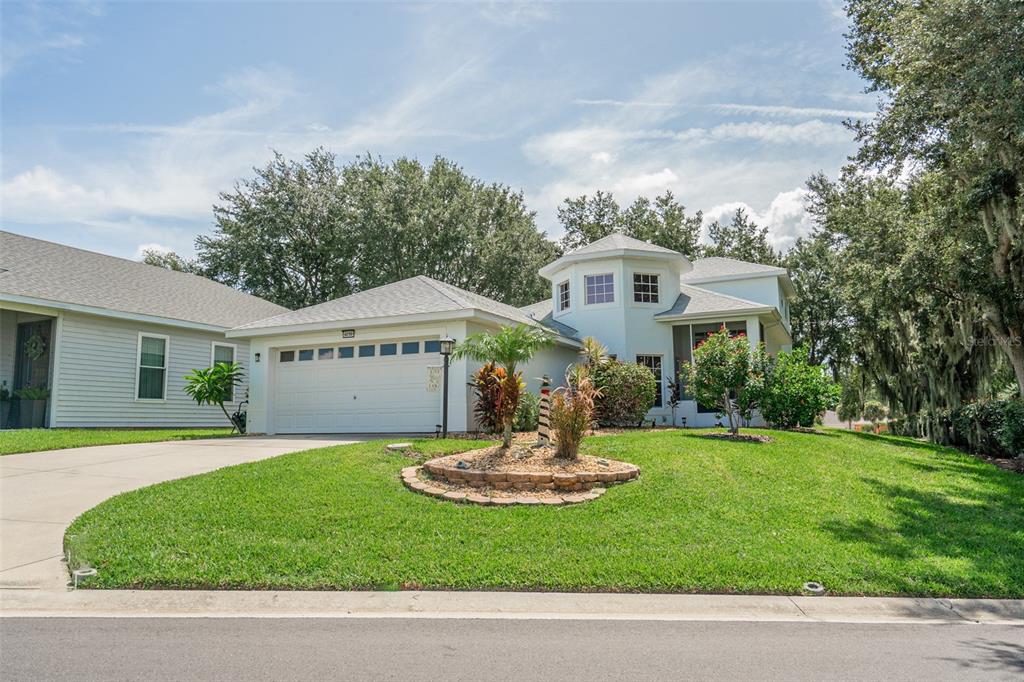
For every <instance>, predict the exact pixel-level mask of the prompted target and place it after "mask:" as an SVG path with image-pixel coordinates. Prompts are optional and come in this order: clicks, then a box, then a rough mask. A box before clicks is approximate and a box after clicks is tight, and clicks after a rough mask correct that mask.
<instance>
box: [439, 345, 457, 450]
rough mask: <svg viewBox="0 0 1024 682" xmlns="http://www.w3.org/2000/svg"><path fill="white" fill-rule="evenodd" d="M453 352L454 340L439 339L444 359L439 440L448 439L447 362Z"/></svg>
mask: <svg viewBox="0 0 1024 682" xmlns="http://www.w3.org/2000/svg"><path fill="white" fill-rule="evenodd" d="M454 350H455V339H453V338H451V337H450V336H448V335H447V334H445V335H444V338H442V339H441V356H442V357H444V379H443V383H442V386H443V388H442V389H441V391H442V393H441V403H442V405H443V407H442V412H441V438H447V437H448V362H449V360H451V355H452V352H453V351H454Z"/></svg>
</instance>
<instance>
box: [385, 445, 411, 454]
mask: <svg viewBox="0 0 1024 682" xmlns="http://www.w3.org/2000/svg"><path fill="white" fill-rule="evenodd" d="M411 447H412V443H390V444H389V445H388V446H387V448H388V450H390V451H391V452H404V451H405V450H408V449H410V448H411Z"/></svg>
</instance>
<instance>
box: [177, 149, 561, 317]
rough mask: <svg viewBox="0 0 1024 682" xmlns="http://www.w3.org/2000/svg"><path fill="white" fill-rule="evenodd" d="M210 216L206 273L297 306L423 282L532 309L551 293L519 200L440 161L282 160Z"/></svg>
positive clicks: (545, 258)
mask: <svg viewBox="0 0 1024 682" xmlns="http://www.w3.org/2000/svg"><path fill="white" fill-rule="evenodd" d="M214 216H215V220H216V227H215V233H214V234H213V235H211V236H201V237H199V238H198V239H197V241H196V248H197V260H198V267H199V268H200V269H201V271H202V272H203V273H204V274H206V275H207V276H209V277H212V278H213V279H216V280H218V281H220V282H223V283H225V284H229V285H231V286H234V287H236V288H239V289H241V290H243V291H247V292H249V293H252V294H255V295H257V296H260V297H262V298H266V299H267V300H270V301H273V302H275V303H278V304H280V305H284V306H287V307H289V308H299V307H304V306H308V305H313V304H316V303H322V302H323V301H327V300H330V299H333V298H337V297H339V296H345V295H347V294H351V293H353V292H356V291H362V290H365V289H370V288H373V287H377V286H380V285H382V284H388V283H390V282H395V281H398V280H401V279H405V278H407V277H413V276H415V275H428V276H430V277H433V278H435V279H438V280H441V281H443V282H447V283H449V284H453V285H455V286H458V287H462V288H464V289H468V290H470V291H473V292H476V293H478V294H482V295H484V296H489V297H491V298H494V299H496V300H499V301H502V302H505V303H509V304H512V305H526V304H528V303H533V302H535V301H536V300H538V299H540V298H543V297H545V296H546V295H547V294H548V286H547V284H546V283H545V282H544V281H543V280H541V278H540V277H539V276H538V275H537V270H538V269H539V268H540V267H541V266H542V265H544V264H546V263H548V262H550V261H552V260H554V259H555V258H556V257H557V249H556V247H555V245H554V244H553V243H552V242H551V241H550V240H548V239H547V238H546V237H545V235H544V234H543V233H542V232H540V231H538V230H537V228H536V225H535V223H534V214H533V213H532V212H531V211H529V210H528V209H527V208H526V206H525V203H524V201H523V195H522V193H521V192H516V191H513V190H512V189H510V188H509V187H506V186H504V185H500V184H494V183H492V184H486V183H484V182H483V181H481V180H478V179H476V178H473V177H471V176H469V175H467V174H466V173H465V171H463V170H462V169H461V168H460V167H459V166H457V165H456V164H454V163H452V162H451V161H448V160H447V159H444V158H440V157H438V158H436V159H434V161H433V163H431V164H430V165H429V166H424V165H423V164H421V163H420V162H419V161H416V160H412V159H407V158H400V159H397V160H395V161H393V162H391V163H385V162H384V161H382V160H381V159H379V158H374V157H370V156H363V157H357V158H356V159H355V160H354V161H353V162H351V163H348V164H345V165H342V166H339V165H338V163H337V160H336V158H335V156H334V155H333V154H331V153H330V152H328V151H326V150H324V149H317V150H314V151H313V152H311V153H310V154H308V155H307V156H306V157H305V158H304V159H302V160H301V161H289V160H287V159H285V158H284V157H283V156H281V155H280V154H275V156H274V159H273V160H272V161H271V162H270V163H269V164H267V166H265V167H263V168H258V169H256V176H255V177H254V178H252V179H249V180H245V181H242V182H240V183H238V185H236V187H235V188H234V190H233V191H231V192H225V193H223V194H222V195H221V197H220V201H219V203H218V204H217V205H216V206H215V207H214Z"/></svg>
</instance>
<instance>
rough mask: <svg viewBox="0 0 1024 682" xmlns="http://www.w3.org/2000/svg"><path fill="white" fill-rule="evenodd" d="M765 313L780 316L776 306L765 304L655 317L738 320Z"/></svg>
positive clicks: (700, 320)
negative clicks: (753, 306)
mask: <svg viewBox="0 0 1024 682" xmlns="http://www.w3.org/2000/svg"><path fill="white" fill-rule="evenodd" d="M765 314H773V315H775V316H777V317H778V316H779V311H778V310H776V309H775V306H770V305H765V306H759V307H757V308H741V309H733V310H723V311H721V312H718V313H715V312H709V313H683V314H682V315H672V316H667V315H666V316H663V317H662V316H655V318H654V319H656V320H657V321H658V322H683V321H685V322H733V321H736V320H745V319H746V318H748V317H749V316H751V315H765ZM780 319H781V318H780Z"/></svg>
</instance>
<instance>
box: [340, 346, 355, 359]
mask: <svg viewBox="0 0 1024 682" xmlns="http://www.w3.org/2000/svg"><path fill="white" fill-rule="evenodd" d="M355 354H356V347H355V346H342V347H341V348H339V349H338V359H339V360H347V359H348V358H352V357H355Z"/></svg>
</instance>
